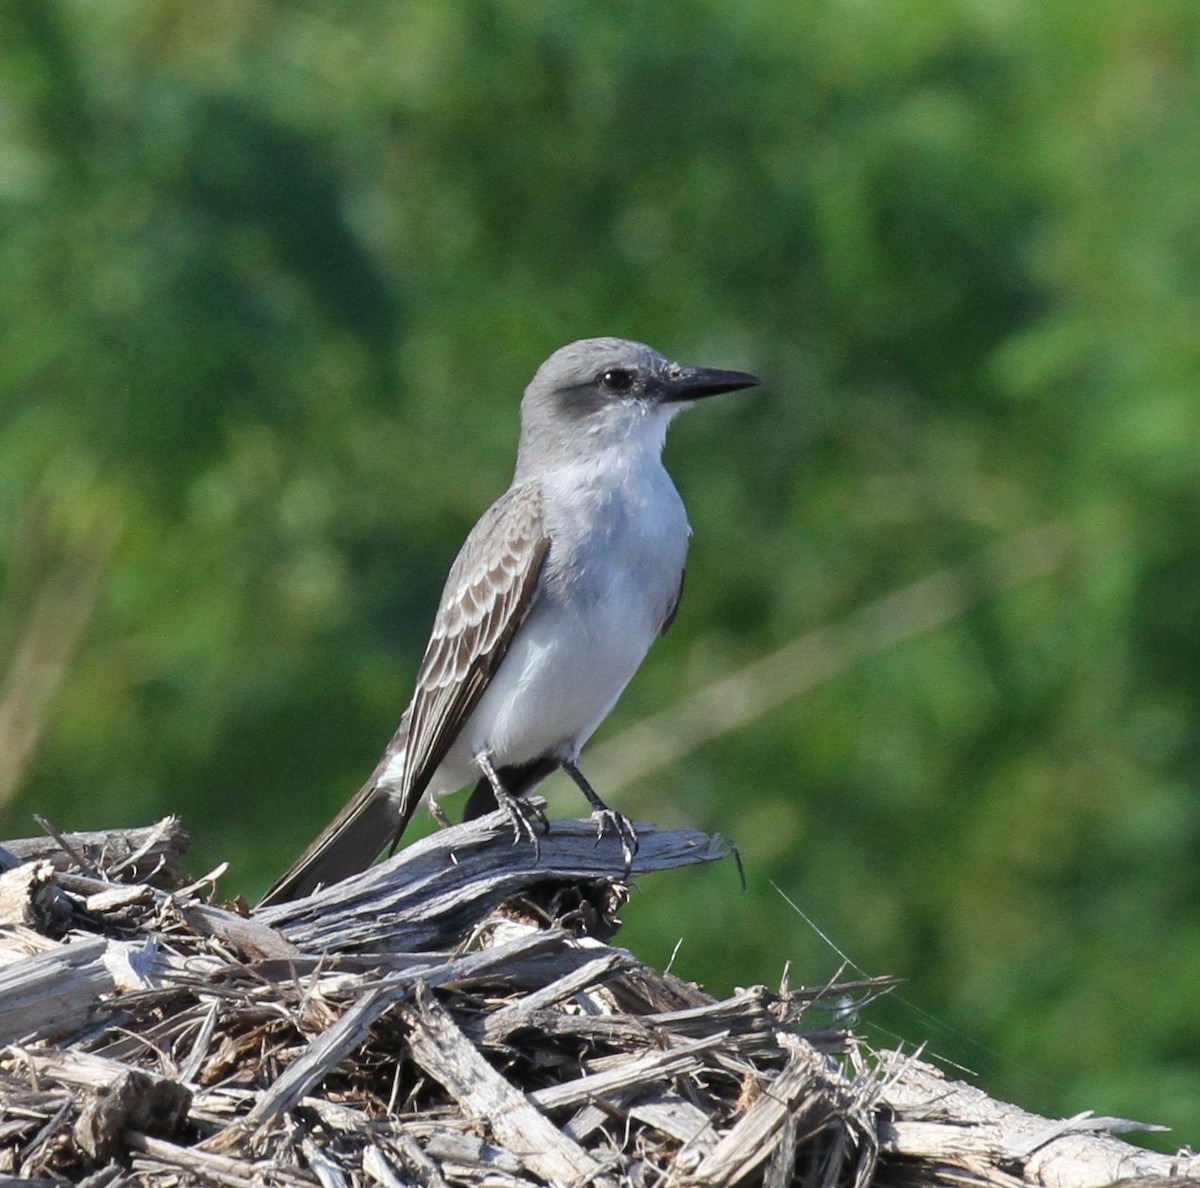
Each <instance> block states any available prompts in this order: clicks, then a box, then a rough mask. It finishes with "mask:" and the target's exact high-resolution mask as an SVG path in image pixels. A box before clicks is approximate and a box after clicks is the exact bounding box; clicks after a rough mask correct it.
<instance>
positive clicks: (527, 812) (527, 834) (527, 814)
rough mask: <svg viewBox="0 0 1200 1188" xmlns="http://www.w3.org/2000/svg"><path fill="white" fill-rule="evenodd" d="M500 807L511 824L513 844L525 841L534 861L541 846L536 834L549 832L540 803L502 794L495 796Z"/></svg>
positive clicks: (538, 854)
mask: <svg viewBox="0 0 1200 1188" xmlns="http://www.w3.org/2000/svg"><path fill="white" fill-rule="evenodd" d="M496 799H497V801H498V803H499V805H500V807H501V808H502V809H503V810H504V811H505V812H506V813H507V814H508V820H509V823H510V824H511V825H512V831H513V843H512V844H513V845H514V846H519V845H520V844H521V842H522V841H527V842H528V843H529V844H530V845H531V846H532V847H533V858H534V861H535V862H536V861H537V860H538V859H539V858H540V857H541V855H542V847H541V844H540V843H539V842H538V834H539V833H541V834H543V835H545V834H548V833H549V832H550V822H549V821H547V820H546V814H545V812H543V811H542V807H541V805H538V804H532V803H531V802H530V801H528V800H526V799H525V798H524V797H517V796H503V797H499V796H498V797H497V798H496Z"/></svg>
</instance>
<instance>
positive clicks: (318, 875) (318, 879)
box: [258, 714, 418, 908]
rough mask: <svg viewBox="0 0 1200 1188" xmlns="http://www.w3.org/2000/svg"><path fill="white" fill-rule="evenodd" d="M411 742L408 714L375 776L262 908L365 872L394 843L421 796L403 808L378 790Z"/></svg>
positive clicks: (265, 898) (277, 885) (280, 881)
mask: <svg viewBox="0 0 1200 1188" xmlns="http://www.w3.org/2000/svg"><path fill="white" fill-rule="evenodd" d="M407 741H408V715H407V714H405V716H404V719H403V720H402V721H401V723H400V728H399V729H398V730H397V731H396V733H395V736H394V737H393V738H392V741H391V742H390V743H389V744H388V748H387V750H386V751H385V752H384V755H383V758H382V759H380V761H379V763H378V765H377V766H376V768H375V770H374V771H373V772H372V773H371V778H370V779H369V780H367V782H366V783H365V784H364V785H363V786H362V787H361V788H360V789H359V790H358V791H357V792H356V793H355V794H354V795H353V796H352V797H351V798H350V800H348V801H347V802H346V804H345V805H344V806H343V807H342V811H341V812H340V813H338V815H337V816H336V817H334V819H333V820H332V821H331V822H330V823H329V824H328V825H326V826H325V828H324V829H322V830H321V832H320V834H319V835H318V836H317V838H316V839H315V840H314V841H313V842H312V844H311V845H310V846H309V847H308V849H306V850H305V851H304V853H303V854H301V855H300V857H299V858H297V859H296V861H295V862H293V863H292V865H291V867H290V868H289V869H288V871H287V873H286V874H284V875H283V876H281V877H280V878H279V879H277V880H276V881H275V883H274V884H273V885H272V887H271V889H270V890H269V891H268V892H267V893H266V895H264V896H263V897H262V900H261V902H260V903H259V905H258V906H259V907H260V908H262V907H270V906H271V905H272V904H277V903H287V902H289V901H290V900H293V899H300V898H302V897H303V896H305V895H309V894H311V893H312V892H313V891H315V890H316V889H317V888H318V887H328V886H329V885H330V884H331V883H336V882H339V881H340V880H342V879H345V878H349V877H350V875H353V874H358V873H359V871H363V870H366V869H367V867H368V866H370V865H371V863H372V862H374V861H375V859H376V858H378V857H379V855H380V854H382V853H383V851H384V850H385V849H387V847H388V846H389V845H395V844H396V842H397V841H398V840H399V838H400V835H401V834H402V833H403V832H404V828H405V826H406V825H407V824H408V821H409V818H410V817H411V816H412V814H413V809H415V808H416V801H417V799H418V798H417V797H410V798H409V800H410V803H409V804H407V805H405V806H404V807H403V808H402V807H401V805H400V802H399V800H398V798H395V797H392V796H389V795H388V794H387V793H386V792H385V791H383V790H382V789H381V788H380V786H379V781H380V779H381V778H382V776H383V773H384V771H385V770H386V768H387V767H388V764H389V763H391V761H392V759H393V757H394V756H395V755H396V754H397V753H398V752H399V751H400V750H401V748H403V747H404V745H405V744H406V742H407Z"/></svg>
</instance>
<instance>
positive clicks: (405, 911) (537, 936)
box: [0, 814, 1200, 1188]
mask: <svg viewBox="0 0 1200 1188" xmlns="http://www.w3.org/2000/svg"><path fill="white" fill-rule="evenodd" d="M640 838H641V848H640V851H639V853H638V855H637V858H636V860H635V863H634V868H633V875H634V877H639V876H642V875H646V874H649V873H651V872H654V871H662V870H667V869H670V868H672V867H677V866H682V865H687V864H694V863H698V862H712V861H715V860H717V859H719V858H722V857H723V856H725V854H726V853H727V852H728V851H727V849H726V847H724V846H723V845H722V844H721V843H720V842H719V841H718V840H715V839H713V838H710V837H707V836H705V835H703V834H698V833H693V832H663V831H660V830H656V829H653V828H651V827H649V826H642V827H641V828H640ZM184 845H185V838H184V836H183V834H182V833H181V831H180V830H179V828H178V825H177V824H176V823H175V822H174V821H167V822H163V823H162V824H161V825H160V826H158V827H156V828H155V829H151V830H139V831H130V832H129V833H120V832H119V831H114V832H111V833H105V834H92V835H74V836H72V835H68V836H66V837H63V836H61V835H58V834H57V833H55V834H54V840H52V841H41V842H17V843H8V844H6V846H5V847H4V850H3V852H0V859H2V861H0V865H4V866H5V869H6V873H4V874H2V875H0V1043H4V1044H6V1045H7V1047H5V1048H4V1049H3V1051H2V1052H0V1182H13V1180H15V1179H20V1180H21V1181H22V1182H26V1183H32V1182H37V1183H46V1184H50V1183H58V1182H73V1183H81V1182H82V1183H85V1184H87V1185H88V1186H89V1188H101V1186H102V1185H107V1184H116V1183H120V1184H147V1185H148V1184H155V1185H160V1184H161V1185H186V1184H215V1185H305V1186H312V1185H321V1186H328V1188H335V1186H338V1185H346V1186H358V1185H385V1186H391V1185H414V1184H419V1185H423V1186H426V1188H451V1186H456V1185H464V1186H468V1188H471V1186H479V1188H522V1186H524V1185H539V1184H548V1185H554V1186H556V1188H557V1186H560V1185H561V1186H563V1188H567V1186H571V1188H574V1186H582V1185H587V1184H595V1185H600V1186H602V1188H617V1186H618V1185H635V1186H639V1188H640V1186H642V1185H647V1186H657V1185H663V1186H665V1188H705V1186H709V1185H736V1184H747V1185H751V1184H762V1185H765V1186H766V1188H788V1186H789V1185H805V1186H806V1188H810V1186H811V1188H824V1186H832V1185H853V1186H855V1188H866V1186H867V1185H868V1184H876V1183H878V1184H885V1183H888V1184H947V1185H950V1184H969V1183H974V1184H996V1185H1005V1186H1006V1188H1011V1186H1013V1185H1021V1184H1055V1185H1061V1186H1070V1185H1080V1186H1081V1188H1082V1186H1084V1185H1098V1184H1102V1183H1106V1182H1107V1181H1109V1180H1113V1179H1117V1178H1119V1177H1130V1176H1138V1175H1142V1176H1148V1175H1152V1174H1153V1175H1158V1176H1168V1175H1172V1174H1174V1175H1186V1174H1187V1173H1188V1172H1189V1171H1190V1172H1192V1173H1193V1174H1195V1173H1196V1172H1197V1171H1200V1168H1198V1167H1197V1166H1196V1163H1195V1161H1193V1162H1191V1163H1189V1162H1188V1161H1187V1160H1182V1159H1180V1160H1170V1159H1167V1158H1166V1157H1164V1156H1161V1155H1156V1154H1152V1153H1150V1152H1147V1151H1143V1150H1140V1149H1139V1148H1136V1147H1133V1146H1129V1145H1127V1144H1125V1143H1123V1142H1121V1141H1119V1140H1117V1139H1115V1138H1112V1137H1110V1136H1109V1135H1108V1134H1105V1133H1101V1132H1103V1131H1112V1130H1118V1129H1121V1128H1122V1127H1123V1126H1125V1125H1126V1124H1122V1123H1120V1122H1119V1121H1117V1120H1114V1119H1095V1118H1091V1117H1090V1116H1081V1117H1079V1118H1074V1119H1070V1120H1068V1121H1066V1122H1049V1121H1047V1120H1046V1119H1043V1118H1037V1117H1036V1116H1034V1115H1031V1114H1027V1113H1025V1112H1023V1111H1021V1110H1018V1109H1016V1108H1015V1107H1013V1106H1008V1105H1005V1104H1004V1103H1001V1102H994V1101H992V1100H991V1099H990V1098H988V1097H986V1095H984V1094H983V1093H981V1092H980V1091H979V1090H976V1089H973V1088H972V1087H970V1086H967V1085H962V1084H960V1083H957V1082H953V1081H947V1080H945V1079H944V1078H942V1076H941V1075H940V1074H939V1073H938V1072H937V1071H936V1070H935V1069H933V1068H932V1067H931V1066H929V1065H928V1064H925V1063H922V1062H920V1061H918V1060H915V1059H913V1058H911V1057H908V1056H902V1055H900V1054H898V1053H895V1052H881V1053H875V1052H871V1051H869V1050H868V1049H867V1048H866V1046H865V1045H864V1044H863V1043H862V1042H861V1041H860V1040H859V1039H857V1038H856V1037H855V1036H854V1035H853V1034H851V1033H849V1032H847V1031H844V1030H840V1029H838V1027H837V1026H836V1025H837V1024H838V1023H839V1022H840V1021H842V1020H844V1019H845V1018H846V1017H847V1012H846V1009H845V1008H846V1005H847V1003H848V1002H849V1003H852V1004H853V1005H854V1007H855V1008H856V1009H857V1010H859V1011H861V1010H864V1009H866V1008H867V1007H868V1005H869V1003H870V1001H871V1000H872V998H873V997H874V996H876V995H878V994H879V993H881V992H883V991H885V990H886V989H887V988H888V985H889V983H888V982H886V981H884V980H879V979H876V980H872V981H862V982H850V983H841V984H838V985H828V986H823V987H820V988H818V989H815V990H791V991H781V992H779V993H773V992H771V991H768V990H766V989H765V988H762V987H757V988H753V989H748V990H741V991H739V992H738V993H736V994H735V995H733V996H732V997H730V998H728V999H725V1000H723V1001H717V1000H715V999H713V998H711V997H710V996H709V995H707V994H705V993H704V992H703V991H702V990H700V989H698V988H697V987H695V986H693V985H690V984H687V983H684V982H682V981H680V980H679V979H677V978H674V977H672V976H670V975H669V974H663V973H658V972H656V971H655V970H653V969H650V968H648V967H647V966H645V965H643V964H642V963H641V962H639V961H638V960H637V959H636V958H635V957H634V956H632V955H631V954H630V953H628V952H625V951H623V950H621V949H617V948H613V947H610V946H609V945H608V944H607V943H606V942H607V940H608V939H610V938H611V936H612V935H613V934H614V933H615V931H616V929H617V928H618V927H619V920H618V919H617V912H618V910H619V909H620V908H621V906H622V905H623V903H624V896H625V888H624V886H623V884H622V883H621V882H620V878H621V874H622V864H621V860H620V855H619V853H618V852H617V851H616V849H615V845H609V844H608V842H607V841H606V842H605V843H602V844H601V845H599V846H597V844H596V841H595V837H594V834H593V832H592V825H591V823H590V822H586V821H584V822H574V821H555V822H554V825H553V829H552V831H551V833H550V834H549V835H548V836H547V837H545V838H544V839H542V841H541V855H540V860H538V861H534V860H533V856H532V854H531V852H530V849H529V847H525V846H517V847H514V846H513V845H512V842H511V834H510V833H509V827H508V825H507V823H506V820H505V818H504V817H503V815H501V814H493V815H492V816H491V817H485V818H482V819H481V820H478V821H474V822H471V823H470V824H468V825H464V826H458V827H455V828H453V829H450V830H447V831H444V832H442V833H439V834H438V835H436V836H435V837H432V838H428V839H426V840H425V841H422V842H418V843H417V844H415V845H413V846H411V847H409V848H408V849H407V850H405V851H403V852H402V853H401V854H399V855H397V856H396V857H395V858H393V859H391V860H389V861H388V862H386V863H384V864H382V865H381V866H379V867H376V868H375V869H374V870H372V871H368V872H366V873H365V874H363V875H360V876H357V877H355V878H353V879H349V880H346V882H344V883H341V884H338V885H337V886H335V887H331V888H329V889H327V890H325V891H323V892H322V893H320V894H318V895H316V896H313V897H309V898H308V899H304V900H300V901H297V902H296V903H293V904H284V905H280V906H278V907H275V908H271V909H267V910H264V911H262V912H259V913H256V914H254V915H253V916H248V915H247V914H246V913H245V912H244V911H243V912H240V913H239V912H236V911H232V910H226V909H223V908H221V907H218V906H214V905H213V904H211V903H207V902H205V901H204V900H203V899H202V898H201V897H200V892H201V891H203V890H205V889H206V888H209V887H210V883H208V882H207V881H206V882H205V883H202V884H198V885H195V886H192V887H180V885H179V883H180V882H181V877H180V876H179V875H178V873H177V872H178V860H179V856H180V853H181V851H182V849H183V847H184ZM715 877H720V874H719V873H718V874H716V875H715ZM731 890H732V885H731ZM734 902H735V903H736V900H735V901H734ZM731 910H732V909H731ZM9 1177H12V1179H11V1180H10V1179H9Z"/></svg>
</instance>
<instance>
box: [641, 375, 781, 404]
mask: <svg viewBox="0 0 1200 1188" xmlns="http://www.w3.org/2000/svg"><path fill="white" fill-rule="evenodd" d="M759 382H760V381H759V378H758V376H756V375H750V374H748V373H747V372H745V371H721V370H720V369H719V368H716V367H672V368H671V370H670V371H668V372H667V374H666V375H665V376H664V377H663V379H662V381H661V383H662V395H661V396H660V397H659V399H660V400H661V401H662V403H663V404H678V403H681V402H683V401H687V400H703V399H704V397H705V396H719V395H720V394H721V393H722V392H738V391H740V390H741V389H742V388H754V387H757V386H758V384H759Z"/></svg>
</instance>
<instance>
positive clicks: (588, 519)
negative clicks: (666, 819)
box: [430, 455, 689, 796]
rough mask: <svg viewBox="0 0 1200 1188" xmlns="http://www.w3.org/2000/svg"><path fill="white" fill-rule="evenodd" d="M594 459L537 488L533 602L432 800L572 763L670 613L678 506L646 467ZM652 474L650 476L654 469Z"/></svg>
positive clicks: (683, 539)
mask: <svg viewBox="0 0 1200 1188" xmlns="http://www.w3.org/2000/svg"><path fill="white" fill-rule="evenodd" d="M633 461H634V463H635V464H636V465H635V466H630V465H628V462H629V460H628V459H625V460H623V463H624V464H622V465H621V466H619V467H615V468H614V467H613V465H612V464H611V460H605V459H596V460H594V461H593V464H591V465H590V466H588V467H587V469H586V470H583V469H582V468H580V469H578V470H574V471H570V472H560V473H558V474H555V475H552V476H550V477H549V478H548V479H547V480H546V506H547V508H548V513H547V527H548V530H549V533H550V540H551V543H550V550H549V554H548V556H547V560H546V567H545V569H544V570H543V574H542V580H541V583H540V586H539V591H538V595H537V600H536V602H535V604H534V606H533V608H532V609H531V611H530V614H529V617H528V618H527V619H526V620H525V623H524V625H523V626H522V627H521V629H520V630H519V631H518V632H517V635H516V637H515V638H514V639H513V642H512V644H511V645H510V647H509V651H508V654H507V655H506V657H505V658H504V660H503V662H502V663H501V665H500V668H499V669H498V670H497V672H496V675H495V677H494V678H493V679H492V682H491V684H490V685H489V687H488V689H487V690H486V691H485V693H484V694H483V696H482V697H481V698H480V701H479V704H478V705H477V706H476V708H475V711H474V713H473V714H472V715H471V718H470V720H469V721H468V722H467V724H466V727H465V728H464V729H463V731H462V734H461V735H460V736H459V739H458V741H457V742H456V743H455V745H454V746H453V747H452V748H451V751H450V754H449V755H448V756H447V758H446V761H445V762H444V763H443V764H442V768H441V769H440V770H439V772H438V773H437V776H436V777H435V780H434V781H433V783H432V784H431V787H430V791H431V793H432V794H433V795H435V796H436V795H440V794H443V793H446V792H450V791H454V790H456V789H457V788H460V787H462V786H463V785H464V784H465V783H467V782H470V781H472V780H474V779H475V778H477V775H478V772H477V769H476V767H475V765H474V763H473V761H472V760H473V756H474V755H475V754H476V753H478V751H479V750H481V749H485V750H487V751H489V752H490V753H491V754H492V756H493V761H494V762H495V763H496V765H497V766H498V767H501V766H505V765H507V764H515V763H523V762H526V761H528V760H531V759H535V758H538V757H540V756H543V755H546V754H553V755H556V756H559V757H562V758H574V757H576V756H577V755H578V753H579V749H580V748H581V747H582V746H583V744H584V743H585V742H586V741H587V739H588V738H589V737H590V736H591V734H592V732H593V731H594V730H595V729H596V727H597V726H599V725H600V723H601V722H602V721H603V720H604V718H605V716H606V715H607V714H608V712H609V710H610V709H612V707H613V704H614V703H615V702H616V700H617V698H618V697H619V696H620V694H621V691H622V690H623V689H624V688H625V686H626V684H628V682H629V680H630V678H632V676H633V674H634V673H635V672H636V671H637V669H638V666H639V665H640V664H641V662H642V660H643V659H644V658H645V655H646V652H647V650H648V649H649V647H650V645H651V644H652V643H653V642H654V640H655V639H656V638H657V636H658V635H659V633H660V631H661V630H662V625H663V622H664V620H665V618H666V617H667V615H668V614H669V613H670V610H671V608H672V607H673V606H674V604H675V600H676V598H677V597H678V593H679V584H680V581H681V578H682V574H683V565H684V560H685V558H686V555H687V541H688V534H689V528H688V524H687V516H686V513H685V511H684V508H683V503H682V501H681V500H680V498H679V494H678V492H677V491H676V490H675V487H674V485H673V484H672V482H671V480H670V477H669V476H668V475H667V472H666V471H665V470H664V469H663V467H662V464H661V462H659V460H658V457H657V456H656V455H655V456H654V457H653V458H652V459H646V458H640V459H634V460H633ZM651 463H652V464H651Z"/></svg>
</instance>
